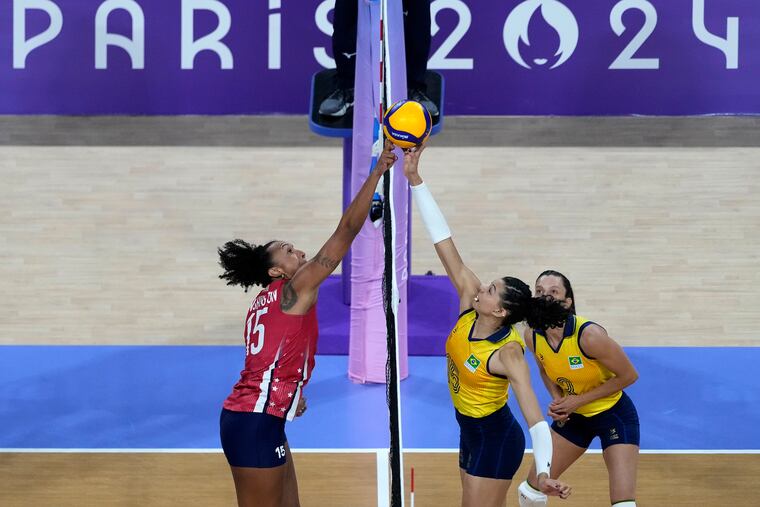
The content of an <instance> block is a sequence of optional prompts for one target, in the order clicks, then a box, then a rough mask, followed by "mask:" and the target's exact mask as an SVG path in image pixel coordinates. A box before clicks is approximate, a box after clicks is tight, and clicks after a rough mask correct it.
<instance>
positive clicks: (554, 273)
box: [536, 269, 575, 315]
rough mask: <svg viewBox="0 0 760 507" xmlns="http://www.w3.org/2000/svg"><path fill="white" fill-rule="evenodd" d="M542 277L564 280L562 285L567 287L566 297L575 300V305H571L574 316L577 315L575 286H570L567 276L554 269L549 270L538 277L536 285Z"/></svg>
mask: <svg viewBox="0 0 760 507" xmlns="http://www.w3.org/2000/svg"><path fill="white" fill-rule="evenodd" d="M542 276H556V277H558V278H560V279H561V280H562V285H564V286H565V297H566V298H570V299H572V300H573V303H572V304H571V305H570V311H571V312H572V314H573V315H575V294H573V286H572V285H570V280H568V279H567V277H566V276H565V275H563V274H562V273H560V272H559V271H554V270H553V269H547V270H546V271H544V272H543V273H541V274H540V275H538V278H536V283H538V281H539V280H540V279H541V277H542Z"/></svg>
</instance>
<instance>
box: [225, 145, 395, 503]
mask: <svg viewBox="0 0 760 507" xmlns="http://www.w3.org/2000/svg"><path fill="white" fill-rule="evenodd" d="M393 149H394V147H393V145H392V144H391V143H390V142H388V141H386V142H385V149H384V151H383V153H382V154H381V155H380V158H379V160H378V162H377V164H376V165H375V167H374V169H373V170H372V172H371V173H370V175H369V177H368V178H367V180H366V181H365V182H364V185H363V186H362V188H361V189H360V190H359V193H358V194H357V195H356V197H355V198H354V200H353V201H352V202H351V204H350V205H349V206H348V207H347V208H346V211H345V212H344V214H343V217H342V218H341V220H340V223H339V224H338V227H337V229H335V232H334V233H333V234H332V236H330V239H328V240H327V242H326V243H325V244H324V246H323V247H322V248H321V249H320V250H319V252H318V253H317V255H315V256H314V257H313V258H312V259H309V260H307V259H306V254H304V252H302V251H301V250H298V249H296V248H295V247H294V246H293V245H292V244H291V243H289V242H287V241H270V242H269V243H266V244H263V245H258V246H254V245H251V244H249V243H246V242H245V241H243V240H240V239H236V240H234V241H230V242H228V243H226V244H225V245H224V246H223V247H222V248H220V249H219V257H220V265H221V266H222V267H223V268H224V274H222V275H220V278H222V279H224V280H227V284H228V285H241V286H242V287H243V288H244V289H245V290H246V291H247V290H248V289H249V288H250V287H251V286H252V285H260V286H262V287H264V289H263V290H262V291H261V292H260V293H259V294H258V295H257V296H256V297H255V298H254V299H253V302H252V303H251V306H250V308H249V309H248V315H247V316H246V321H245V328H244V331H243V337H244V339H245V369H244V370H243V371H242V372H241V373H240V380H239V381H238V382H237V384H235V387H234V388H233V390H232V394H230V395H229V397H227V399H226V400H225V402H224V408H223V409H222V414H221V417H220V436H221V440H222V448H223V449H224V454H225V456H226V457H227V461H228V462H229V464H230V468H231V469H232V477H233V479H234V481H235V491H236V492H237V499H238V505H239V506H254V505H255V506H257V507H298V506H299V505H300V504H299V500H298V483H297V481H296V474H295V468H294V466H293V460H292V457H291V455H290V449H289V447H288V442H287V438H286V436H285V421H286V420H288V421H290V420H292V419H293V417H296V416H300V415H301V414H303V412H304V411H305V410H306V399H305V398H304V397H303V388H304V386H305V385H306V383H307V382H308V381H309V377H310V375H311V372H312V370H313V368H314V353H315V351H316V348H317V334H318V330H317V314H316V302H317V292H318V290H319V286H320V284H321V283H322V282H323V281H324V280H325V279H326V278H327V276H328V275H329V274H330V273H332V272H333V271H334V270H335V268H336V267H337V266H338V264H339V263H340V261H341V259H342V258H343V256H344V255H345V254H346V253H347V252H348V249H349V247H350V246H351V242H352V241H353V240H354V238H355V237H356V235H357V234H358V233H359V231H360V230H361V228H362V226H363V225H364V221H365V220H366V219H367V215H368V213H369V208H370V204H371V202H372V196H373V194H374V192H375V188H376V187H377V183H378V181H379V180H380V177H381V176H382V175H383V173H384V172H385V171H387V170H388V168H390V167H391V166H392V165H393V163H394V162H395V161H396V155H394V154H393Z"/></svg>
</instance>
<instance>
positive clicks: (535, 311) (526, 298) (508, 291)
mask: <svg viewBox="0 0 760 507" xmlns="http://www.w3.org/2000/svg"><path fill="white" fill-rule="evenodd" d="M502 281H503V282H504V285H506V288H505V290H504V292H503V293H502V294H501V305H502V306H503V307H504V308H505V309H507V310H509V315H507V316H506V317H505V318H504V322H503V324H504V325H505V326H511V325H513V324H517V323H518V322H522V321H526V323H527V324H528V326H530V327H531V328H533V329H547V328H550V327H557V326H561V325H563V324H564V323H565V321H566V320H567V318H568V317H569V316H570V315H571V314H572V312H571V311H570V309H568V308H565V307H564V306H562V303H561V302H559V301H557V300H555V299H552V298H548V297H532V295H531V292H530V287H529V286H528V284H527V283H525V282H523V281H522V280H520V279H519V278H514V277H511V276H505V277H504V278H502Z"/></svg>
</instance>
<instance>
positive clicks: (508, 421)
mask: <svg viewBox="0 0 760 507" xmlns="http://www.w3.org/2000/svg"><path fill="white" fill-rule="evenodd" d="M456 417H457V422H458V423H459V468H461V469H463V470H464V471H465V472H467V473H468V474H470V475H474V476H477V477H488V478H491V479H506V480H511V479H512V477H513V476H514V475H515V472H517V469H518V468H520V463H521V462H522V459H523V454H524V453H525V435H524V434H523V431H522V428H520V425H519V424H518V423H517V420H515V418H514V416H513V415H512V412H511V411H510V410H509V407H508V406H507V405H504V406H503V407H502V408H500V409H499V410H497V411H496V412H494V413H493V414H490V415H487V416H485V417H469V416H466V415H462V414H460V413H459V412H458V411H457V412H456Z"/></svg>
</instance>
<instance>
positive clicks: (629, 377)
mask: <svg viewBox="0 0 760 507" xmlns="http://www.w3.org/2000/svg"><path fill="white" fill-rule="evenodd" d="M638 379H639V372H637V371H636V369H635V368H631V369H630V370H628V371H626V372H625V375H624V376H623V378H621V379H620V380H621V381H622V382H623V387H624V388H625V387H628V386H629V385H631V384H633V383H634V382H636V381H637V380H638Z"/></svg>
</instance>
